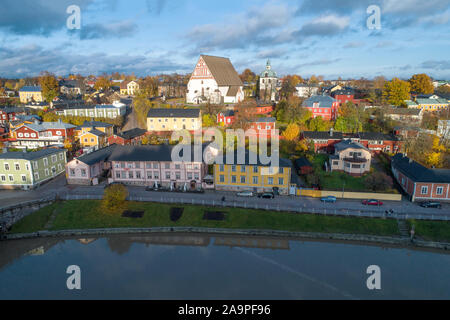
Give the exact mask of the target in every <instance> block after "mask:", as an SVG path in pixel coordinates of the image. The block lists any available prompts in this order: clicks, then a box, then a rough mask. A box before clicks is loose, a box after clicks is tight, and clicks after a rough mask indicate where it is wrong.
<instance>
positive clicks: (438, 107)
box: [405, 98, 449, 112]
mask: <svg viewBox="0 0 450 320" xmlns="http://www.w3.org/2000/svg"><path fill="white" fill-rule="evenodd" d="M405 103H406V105H407V106H408V108H420V109H422V110H424V111H432V112H434V111H442V110H447V109H448V108H449V102H448V100H447V99H442V98H438V99H431V98H428V99H420V98H417V99H416V101H415V102H414V101H411V100H406V101H405Z"/></svg>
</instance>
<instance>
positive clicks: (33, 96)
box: [19, 86, 44, 103]
mask: <svg viewBox="0 0 450 320" xmlns="http://www.w3.org/2000/svg"><path fill="white" fill-rule="evenodd" d="M19 99H20V102H21V103H28V102H43V101H44V98H43V97H42V89H41V87H40V86H25V87H23V88H22V89H20V90H19Z"/></svg>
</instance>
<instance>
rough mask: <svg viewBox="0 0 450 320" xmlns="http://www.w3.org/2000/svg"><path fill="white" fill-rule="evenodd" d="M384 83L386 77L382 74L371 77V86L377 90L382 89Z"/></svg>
mask: <svg viewBox="0 0 450 320" xmlns="http://www.w3.org/2000/svg"><path fill="white" fill-rule="evenodd" d="M385 83H386V78H385V77H383V76H378V77H375V78H374V79H373V88H374V89H378V90H383V88H384V84H385Z"/></svg>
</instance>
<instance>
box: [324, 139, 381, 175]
mask: <svg viewBox="0 0 450 320" xmlns="http://www.w3.org/2000/svg"><path fill="white" fill-rule="evenodd" d="M371 161H372V154H371V153H370V151H369V149H367V148H366V147H365V146H363V145H362V144H361V143H358V142H353V141H352V140H343V141H341V142H339V143H336V144H335V145H334V154H333V155H331V156H330V159H329V166H330V170H331V171H342V172H345V173H347V174H350V175H352V176H362V175H364V174H366V173H367V172H370V163H371Z"/></svg>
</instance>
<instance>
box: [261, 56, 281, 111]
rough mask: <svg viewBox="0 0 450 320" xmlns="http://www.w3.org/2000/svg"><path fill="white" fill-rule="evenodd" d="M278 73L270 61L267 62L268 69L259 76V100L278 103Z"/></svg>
mask: <svg viewBox="0 0 450 320" xmlns="http://www.w3.org/2000/svg"><path fill="white" fill-rule="evenodd" d="M277 85H278V77H277V73H276V72H275V71H273V70H272V65H271V64H270V60H267V63H266V69H265V70H264V71H263V72H261V74H260V75H259V98H260V99H261V100H264V101H273V102H275V101H277Z"/></svg>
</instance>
